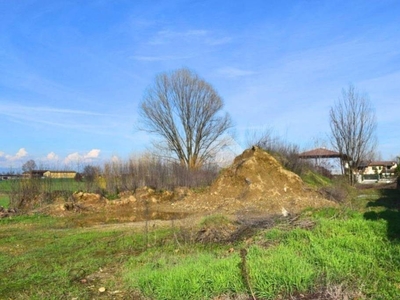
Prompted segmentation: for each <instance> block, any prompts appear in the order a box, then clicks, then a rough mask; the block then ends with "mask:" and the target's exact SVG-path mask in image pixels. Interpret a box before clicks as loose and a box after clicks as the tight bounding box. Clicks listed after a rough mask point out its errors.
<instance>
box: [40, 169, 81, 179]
mask: <svg viewBox="0 0 400 300" xmlns="http://www.w3.org/2000/svg"><path fill="white" fill-rule="evenodd" d="M43 176H44V177H46V178H75V176H76V172H75V171H51V170H48V171H46V172H44V173H43Z"/></svg>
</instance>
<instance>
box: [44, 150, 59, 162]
mask: <svg viewBox="0 0 400 300" xmlns="http://www.w3.org/2000/svg"><path fill="white" fill-rule="evenodd" d="M46 158H47V159H48V160H57V159H58V155H57V154H55V153H54V152H50V153H49V154H47V156H46Z"/></svg>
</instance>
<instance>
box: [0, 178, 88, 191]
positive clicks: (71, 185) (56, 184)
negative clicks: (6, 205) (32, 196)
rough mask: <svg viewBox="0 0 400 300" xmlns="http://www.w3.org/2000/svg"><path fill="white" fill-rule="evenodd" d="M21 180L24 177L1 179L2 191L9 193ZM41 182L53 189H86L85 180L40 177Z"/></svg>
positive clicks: (0, 186) (0, 189) (0, 187)
mask: <svg viewBox="0 0 400 300" xmlns="http://www.w3.org/2000/svg"><path fill="white" fill-rule="evenodd" d="M19 180H23V179H13V180H0V193H9V192H11V191H12V186H13V185H16V184H18V181H19ZM38 180H39V182H41V183H43V186H44V187H45V188H46V189H51V190H53V191H59V190H62V191H71V192H74V191H78V190H84V189H85V187H86V185H85V182H77V181H75V180H74V179H69V178H68V179H48V178H46V179H38Z"/></svg>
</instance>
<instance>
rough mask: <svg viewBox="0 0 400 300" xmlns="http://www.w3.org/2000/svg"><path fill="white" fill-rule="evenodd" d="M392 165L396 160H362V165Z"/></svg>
mask: <svg viewBox="0 0 400 300" xmlns="http://www.w3.org/2000/svg"><path fill="white" fill-rule="evenodd" d="M394 165H396V162H395V161H392V160H381V161H370V162H367V163H365V162H363V166H371V167H378V166H394Z"/></svg>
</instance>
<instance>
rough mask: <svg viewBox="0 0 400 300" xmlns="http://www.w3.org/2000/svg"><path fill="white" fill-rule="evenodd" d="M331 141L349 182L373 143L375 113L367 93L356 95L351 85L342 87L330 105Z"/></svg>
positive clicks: (371, 150) (374, 137)
mask: <svg viewBox="0 0 400 300" xmlns="http://www.w3.org/2000/svg"><path fill="white" fill-rule="evenodd" d="M329 116H330V127H331V143H332V146H333V147H334V148H335V149H336V150H337V151H338V152H339V153H340V154H341V155H342V165H346V166H347V167H348V175H349V182H350V183H351V184H354V176H353V174H354V171H356V170H357V168H358V166H359V165H360V163H361V161H363V160H368V159H369V158H370V157H371V156H372V155H373V153H374V150H375V147H376V142H377V140H376V135H375V132H376V117H375V113H374V111H373V109H372V106H371V103H370V100H369V98H368V96H367V95H360V94H359V93H358V91H357V90H356V89H355V88H354V86H353V85H350V86H349V87H348V88H347V89H343V90H342V97H341V98H339V100H338V101H336V102H335V104H334V106H333V107H331V109H330V112H329Z"/></svg>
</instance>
